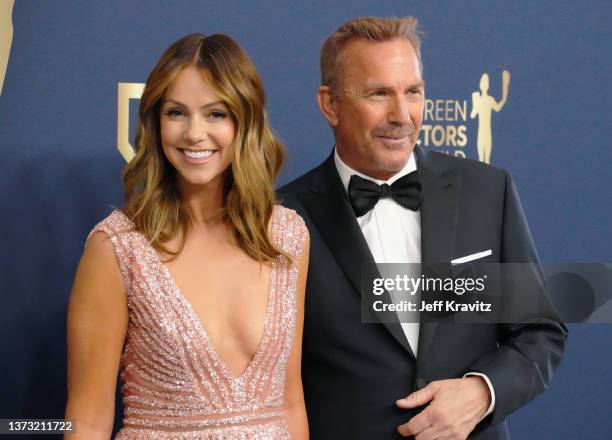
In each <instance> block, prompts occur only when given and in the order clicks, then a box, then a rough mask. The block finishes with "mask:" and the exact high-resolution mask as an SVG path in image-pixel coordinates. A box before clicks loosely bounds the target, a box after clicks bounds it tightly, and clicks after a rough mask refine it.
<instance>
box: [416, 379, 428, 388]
mask: <svg viewBox="0 0 612 440" xmlns="http://www.w3.org/2000/svg"><path fill="white" fill-rule="evenodd" d="M416 386H417V388H418V389H419V390H420V389H423V388H425V387H426V386H427V381H426V380H425V379H423V378H422V377H419V378H418V379H417V381H416Z"/></svg>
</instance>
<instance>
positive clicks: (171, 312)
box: [90, 205, 306, 440]
mask: <svg viewBox="0 0 612 440" xmlns="http://www.w3.org/2000/svg"><path fill="white" fill-rule="evenodd" d="M96 231H103V232H104V233H106V234H107V235H108V236H109V237H110V240H111V242H112V244H113V247H114V250H115V253H116V255H117V260H118V263H119V268H120V270H121V274H122V277H123V282H124V285H125V290H126V294H127V297H128V309H129V323H128V329H127V336H126V342H125V346H124V350H123V353H122V356H121V364H120V374H121V378H122V380H123V387H122V399H123V408H124V418H123V425H122V428H121V430H120V431H119V432H118V434H117V436H116V437H115V439H118V440H126V439H162V440H163V439H209V440H213V439H214V440H230V439H231V440H242V439H244V440H246V439H249V440H258V439H261V440H263V439H266V440H281V439H282V440H284V439H290V436H289V431H288V427H287V423H286V421H285V418H284V414H283V398H284V396H283V392H284V382H285V366H286V364H287V360H288V358H289V354H290V352H291V347H292V345H293V337H294V330H295V328H294V327H295V290H296V283H297V275H298V268H297V262H298V261H299V257H300V255H301V254H302V250H303V244H304V238H305V235H306V227H305V225H304V222H303V220H302V218H301V217H300V216H299V215H298V214H297V213H296V212H295V211H293V210H290V209H287V208H284V207H282V206H278V205H277V206H274V209H273V212H272V219H271V240H272V242H273V243H274V244H275V245H276V246H277V247H278V248H281V249H283V250H284V251H286V252H287V253H289V255H291V256H292V257H293V258H292V259H293V263H292V264H289V262H288V260H287V259H286V258H285V257H282V256H280V257H278V258H277V259H276V260H275V261H274V262H273V263H272V267H271V271H270V287H269V292H268V304H267V310H266V315H265V322H264V333H263V338H262V340H261V342H260V344H259V347H258V349H257V351H256V353H255V356H254V357H253V359H252V360H251V361H250V363H249V364H248V365H247V367H246V368H245V370H244V371H243V373H242V374H240V376H238V377H236V376H234V375H232V374H231V373H230V372H229V370H228V368H227V367H226V366H225V364H224V363H223V361H222V360H221V359H220V358H219V356H218V354H217V353H216V352H215V349H214V347H213V346H212V344H211V342H210V340H209V338H208V336H207V334H206V330H205V329H204V327H203V326H202V323H201V322H200V319H199V318H198V316H197V315H196V314H195V312H194V310H193V309H192V307H191V304H190V303H189V302H188V301H187V299H186V298H185V297H184V296H183V294H182V293H181V291H180V290H179V288H178V287H177V286H176V283H175V282H174V280H173V279H172V277H171V275H170V272H169V270H168V269H167V267H166V266H165V265H163V264H162V262H161V260H160V258H159V256H158V254H157V252H156V251H155V249H154V248H153V247H152V246H151V245H150V244H149V243H148V241H147V240H146V238H145V237H144V235H143V234H141V233H139V232H136V231H134V230H133V223H132V222H131V221H130V220H129V219H128V217H127V216H126V215H125V214H123V213H122V212H121V211H119V210H115V211H113V212H112V213H111V214H110V215H109V216H108V217H107V218H106V219H104V220H103V221H102V222H100V223H99V224H98V225H97V226H96V227H95V228H94V229H93V230H92V231H91V233H90V236H91V234H93V233H94V232H96Z"/></svg>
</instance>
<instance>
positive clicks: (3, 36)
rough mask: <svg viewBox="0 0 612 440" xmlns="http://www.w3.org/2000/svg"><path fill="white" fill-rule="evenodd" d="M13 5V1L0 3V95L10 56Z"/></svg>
mask: <svg viewBox="0 0 612 440" xmlns="http://www.w3.org/2000/svg"><path fill="white" fill-rule="evenodd" d="M14 3H15V2H14V0H6V1H0V95H1V94H2V87H3V86H4V76H5V75H6V68H7V67H8V62H9V55H10V54H11V44H13V4H14Z"/></svg>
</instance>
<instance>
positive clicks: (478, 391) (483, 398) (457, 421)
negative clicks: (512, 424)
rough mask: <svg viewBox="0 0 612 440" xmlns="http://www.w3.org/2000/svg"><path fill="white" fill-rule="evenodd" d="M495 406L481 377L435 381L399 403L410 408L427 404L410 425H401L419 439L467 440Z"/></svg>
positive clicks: (401, 432) (409, 433)
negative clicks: (487, 412) (486, 413)
mask: <svg viewBox="0 0 612 440" xmlns="http://www.w3.org/2000/svg"><path fill="white" fill-rule="evenodd" d="M490 403H491V395H490V393H489V387H488V386H487V384H486V382H485V381H484V379H482V378H481V377H479V376H469V377H465V378H463V379H449V380H440V381H435V382H431V383H430V384H429V385H427V386H426V387H425V388H423V389H421V390H419V391H415V392H414V393H412V394H410V395H409V396H408V397H406V398H404V399H400V400H398V401H397V402H396V405H397V406H398V407H400V408H404V409H410V408H416V407H419V406H423V405H426V404H428V405H427V407H426V408H425V409H424V410H423V411H422V412H421V413H419V414H418V415H416V416H414V417H413V418H412V419H411V420H410V421H409V422H408V423H404V424H403V425H400V426H398V428H397V432H399V433H400V434H401V435H403V436H404V437H407V436H409V435H414V436H415V440H434V439H435V440H465V439H466V438H467V436H468V435H469V434H470V433H471V432H472V431H473V429H474V427H475V426H476V425H477V424H478V422H480V419H481V418H482V416H483V415H484V414H485V412H486V411H487V408H488V407H489V405H490Z"/></svg>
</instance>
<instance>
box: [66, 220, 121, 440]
mask: <svg viewBox="0 0 612 440" xmlns="http://www.w3.org/2000/svg"><path fill="white" fill-rule="evenodd" d="M127 323H128V308H127V298H126V295H125V288H124V285H123V279H122V278H121V272H120V271H119V264H118V262H117V259H116V256H115V252H114V250H113V247H112V244H111V242H110V240H109V238H108V236H107V235H106V234H105V233H103V232H96V233H94V234H92V236H91V237H90V239H89V241H88V242H87V245H86V246H85V250H84V252H83V256H82V257H81V261H80V262H79V267H78V268H77V273H76V277H75V280H74V285H73V287H72V293H71V295H70V303H69V305H68V326H67V327H68V335H67V336H68V403H67V404H66V416H65V417H66V419H70V420H72V421H73V422H74V426H75V433H74V434H67V435H66V436H65V438H66V439H71V440H77V439H87V440H96V439H104V440H107V439H109V438H110V436H111V434H112V430H113V420H114V416H115V389H116V386H117V373H118V369H119V362H120V358H121V351H122V349H123V343H124V340H125V334H126V331H127Z"/></svg>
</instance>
